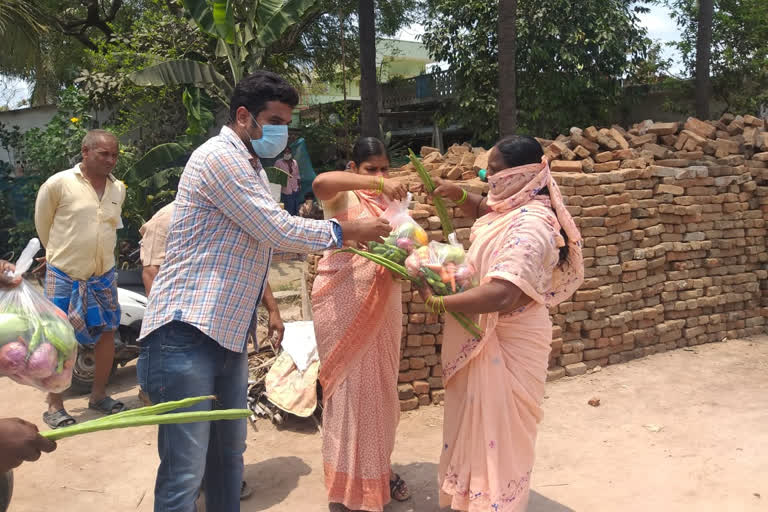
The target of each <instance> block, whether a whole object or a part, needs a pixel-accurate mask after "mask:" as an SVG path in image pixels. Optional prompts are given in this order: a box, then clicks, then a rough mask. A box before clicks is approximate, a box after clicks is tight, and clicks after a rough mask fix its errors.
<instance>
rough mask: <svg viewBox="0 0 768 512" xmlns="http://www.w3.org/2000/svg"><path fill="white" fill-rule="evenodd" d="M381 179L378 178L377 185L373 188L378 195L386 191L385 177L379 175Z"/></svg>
mask: <svg viewBox="0 0 768 512" xmlns="http://www.w3.org/2000/svg"><path fill="white" fill-rule="evenodd" d="M378 178H379V179H378V180H376V186H375V187H374V188H373V193H374V194H375V195H377V196H380V195H381V194H383V193H384V177H383V176H379V177H378Z"/></svg>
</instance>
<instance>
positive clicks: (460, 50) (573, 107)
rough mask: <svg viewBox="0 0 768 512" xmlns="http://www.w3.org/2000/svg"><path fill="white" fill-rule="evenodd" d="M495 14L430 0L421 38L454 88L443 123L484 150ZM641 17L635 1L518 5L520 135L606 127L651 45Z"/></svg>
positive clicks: (488, 136)
mask: <svg viewBox="0 0 768 512" xmlns="http://www.w3.org/2000/svg"><path fill="white" fill-rule="evenodd" d="M497 10H498V2H486V1H483V0H435V1H433V2H432V3H431V6H430V9H429V13H428V16H427V21H426V24H425V34H424V37H423V41H424V43H425V45H426V46H427V48H428V49H429V50H430V53H431V54H432V56H433V57H434V58H435V59H436V60H438V61H445V62H448V63H449V64H450V66H451V70H452V71H453V72H454V73H455V74H456V78H457V80H458V82H459V83H458V87H457V90H458V97H457V98H456V101H455V103H454V104H453V105H451V106H449V107H448V109H446V111H445V113H444V116H443V122H446V123H447V122H450V121H461V122H462V124H463V125H464V126H467V127H469V128H470V129H471V130H472V132H473V134H474V138H475V141H476V142H478V143H484V144H488V143H491V142H494V141H495V139H496V137H497V135H498V129H497V125H498V123H497V122H496V119H497V117H498V105H497V97H498V80H499V77H498V30H497V23H498V11H497ZM641 11H642V8H641V7H638V6H637V5H635V2H634V0H583V1H581V2H572V1H570V0H536V1H534V0H519V1H518V13H517V15H518V16H517V55H516V58H517V63H516V64H517V94H518V98H517V104H518V107H519V108H520V111H519V113H518V121H519V125H520V127H521V131H528V132H533V133H536V134H539V135H554V134H555V133H557V132H560V131H562V130H565V129H567V128H569V127H570V126H572V125H589V124H593V123H596V122H600V121H602V120H604V119H605V118H606V116H607V115H608V113H609V112H610V111H611V110H612V107H613V106H614V105H615V104H616V102H617V101H618V100H619V97H620V92H621V84H620V79H622V78H624V77H625V76H626V75H627V73H629V72H630V71H631V70H632V66H633V62H636V61H638V60H639V59H641V58H642V57H641V55H642V52H643V51H644V50H645V49H646V46H647V44H648V40H647V38H646V37H645V30H644V29H643V28H641V27H640V25H639V21H638V17H637V14H638V12H641Z"/></svg>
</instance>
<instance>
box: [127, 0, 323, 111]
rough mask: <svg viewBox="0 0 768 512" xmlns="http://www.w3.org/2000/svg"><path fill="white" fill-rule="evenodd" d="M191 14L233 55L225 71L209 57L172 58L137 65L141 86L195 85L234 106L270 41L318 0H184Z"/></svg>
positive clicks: (134, 76) (221, 53)
mask: <svg viewBox="0 0 768 512" xmlns="http://www.w3.org/2000/svg"><path fill="white" fill-rule="evenodd" d="M183 3H184V8H185V13H186V15H187V16H188V17H189V18H190V19H191V20H192V21H193V22H194V23H195V24H196V25H197V27H198V28H199V29H200V30H202V31H203V32H204V33H205V34H208V35H209V36H211V37H215V38H216V40H217V46H216V55H217V56H218V57H225V58H226V59H227V63H228V67H229V73H228V76H224V75H222V74H221V73H219V71H218V70H217V69H216V67H215V66H214V65H213V64H211V63H208V62H200V61H196V60H169V61H165V62H160V63H157V64H154V65H152V66H149V67H147V68H144V69H142V70H140V71H136V72H134V73H131V74H130V75H129V79H130V80H131V81H133V82H134V83H135V84H136V85H139V86H156V87H160V86H173V85H194V86H195V87H204V88H205V89H206V90H207V91H208V93H209V94H210V95H211V96H212V97H214V98H216V99H218V100H219V101H221V102H222V103H223V104H224V105H225V106H228V103H229V97H230V96H231V94H232V90H233V88H234V85H235V84H236V83H237V82H239V81H240V79H241V78H242V77H243V76H244V75H245V74H246V73H247V72H248V71H249V70H251V69H257V68H259V67H260V66H261V64H262V62H263V59H264V56H265V54H266V52H267V50H268V48H269V47H270V45H273V44H275V43H276V42H278V41H279V40H280V39H281V37H283V35H284V34H285V33H286V32H287V31H288V30H290V29H291V28H292V27H294V26H296V25H297V24H298V23H299V22H301V21H302V20H303V19H304V17H305V16H306V15H308V14H310V13H311V12H312V11H313V9H315V8H316V4H317V3H318V0H255V1H253V0H252V1H248V2H243V1H237V0H183Z"/></svg>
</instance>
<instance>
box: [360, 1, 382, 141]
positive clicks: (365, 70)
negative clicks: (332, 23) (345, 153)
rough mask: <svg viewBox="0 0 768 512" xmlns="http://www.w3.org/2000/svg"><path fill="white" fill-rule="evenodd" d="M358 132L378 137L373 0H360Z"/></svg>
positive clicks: (365, 135) (364, 135)
mask: <svg viewBox="0 0 768 512" xmlns="http://www.w3.org/2000/svg"><path fill="white" fill-rule="evenodd" d="M358 5H359V12H358V19H359V21H360V118H361V123H360V132H361V135H362V136H363V137H380V136H381V133H379V95H378V91H377V90H376V14H375V12H374V0H360V2H359V4H358Z"/></svg>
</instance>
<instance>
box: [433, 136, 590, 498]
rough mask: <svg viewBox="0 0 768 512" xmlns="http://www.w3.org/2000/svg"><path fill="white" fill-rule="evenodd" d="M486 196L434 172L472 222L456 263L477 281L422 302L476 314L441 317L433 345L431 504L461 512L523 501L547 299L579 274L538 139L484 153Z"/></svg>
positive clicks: (574, 237)
mask: <svg viewBox="0 0 768 512" xmlns="http://www.w3.org/2000/svg"><path fill="white" fill-rule="evenodd" d="M488 174H489V177H488V181H489V184H490V191H489V193H488V197H487V198H483V197H482V196H479V195H473V194H466V193H465V192H463V191H462V190H461V189H460V188H459V187H458V186H456V185H454V184H450V183H447V182H440V184H439V186H438V188H437V189H436V190H435V194H438V195H440V196H442V197H447V198H449V199H451V200H453V201H454V202H456V203H457V204H460V207H461V208H462V209H463V210H464V211H465V213H466V214H467V215H472V216H474V217H475V218H477V217H479V218H478V220H477V221H476V222H475V224H474V226H473V227H472V234H471V241H472V245H471V247H470V249H469V252H468V261H469V262H470V263H471V264H472V265H473V266H474V268H475V270H476V272H477V275H478V277H479V279H480V284H479V286H477V287H476V288H472V289H470V290H468V291H465V292H463V293H459V294H456V295H452V296H448V297H444V298H438V297H435V296H432V295H431V293H430V292H429V291H428V290H420V292H421V293H422V294H423V295H425V297H424V298H425V300H426V302H427V304H428V306H430V307H432V308H433V309H437V310H440V311H449V312H463V313H466V314H470V315H476V316H475V319H476V321H477V322H478V325H479V326H480V327H481V329H482V330H483V332H484V335H483V336H482V337H480V338H474V337H472V336H471V335H470V334H469V333H467V332H466V331H465V330H464V329H463V328H462V327H461V326H460V325H459V324H458V323H456V322H455V321H454V320H453V318H452V317H448V318H447V321H446V325H445V333H444V337H443V345H442V363H443V379H444V383H445V391H446V396H445V413H444V414H445V419H444V424H443V447H442V452H441V457H440V469H439V486H440V505H441V506H444V507H446V506H450V507H451V508H452V509H454V510H468V511H471V512H480V511H491V512H502V511H503V512H512V511H515V512H518V511H524V510H525V508H526V505H527V502H528V495H529V486H530V478H531V471H532V469H533V462H534V447H535V442H536V429H537V424H538V422H539V421H540V419H541V415H542V413H541V404H542V401H543V398H544V383H545V381H546V376H547V363H548V358H549V351H550V343H551V341H552V323H551V321H550V318H549V308H550V307H552V306H554V305H556V304H558V303H560V302H562V301H563V300H565V299H566V298H568V297H570V296H571V295H572V294H573V293H574V292H575V291H576V289H577V288H578V287H579V286H580V284H581V283H582V281H583V280H584V270H583V261H582V252H581V235H580V233H579V231H578V229H577V227H576V225H575V224H574V222H573V219H572V218H571V216H570V214H569V213H568V211H567V210H566V208H565V205H564V204H563V199H562V196H561V194H560V190H559V188H558V187H557V184H556V183H555V182H554V181H553V179H552V176H551V174H550V170H549V165H548V164H547V162H546V160H545V159H544V158H543V151H542V149H541V146H540V145H539V143H538V142H537V141H536V140H535V139H533V138H531V137H521V136H512V137H508V138H505V139H503V140H502V141H500V142H499V143H498V144H497V145H496V146H495V147H494V148H493V149H492V150H491V153H490V155H489V163H488Z"/></svg>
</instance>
